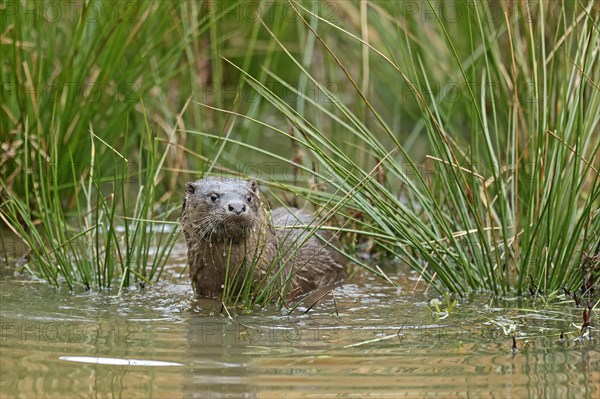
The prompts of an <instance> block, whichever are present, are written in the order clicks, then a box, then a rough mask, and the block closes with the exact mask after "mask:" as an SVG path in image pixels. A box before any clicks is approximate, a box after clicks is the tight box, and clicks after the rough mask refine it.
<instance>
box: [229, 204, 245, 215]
mask: <svg viewBox="0 0 600 399" xmlns="http://www.w3.org/2000/svg"><path fill="white" fill-rule="evenodd" d="M229 212H233V213H235V214H236V215H239V214H240V213H243V212H246V205H245V204H242V203H240V202H233V203H231V204H229Z"/></svg>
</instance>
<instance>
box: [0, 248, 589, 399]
mask: <svg viewBox="0 0 600 399" xmlns="http://www.w3.org/2000/svg"><path fill="white" fill-rule="evenodd" d="M184 259H185V249H184V248H181V247H179V248H177V250H176V251H175V253H174V255H173V261H174V263H175V265H174V266H173V267H171V268H169V270H167V275H166V278H165V279H164V280H163V281H164V282H163V283H161V284H160V285H158V286H156V287H152V288H150V289H146V290H143V291H129V292H127V293H125V294H123V295H121V296H116V295H111V294H108V293H76V294H72V293H69V292H67V291H64V290H56V289H54V288H51V287H49V286H47V285H46V284H45V283H37V282H31V281H19V280H18V279H17V280H15V279H14V278H13V277H10V276H6V274H5V275H4V276H3V277H2V281H1V282H0V306H1V313H0V323H1V326H0V334H1V335H0V396H1V397H2V398H31V397H52V398H71V397H126V398H177V397H195V398H212V397H218V398H221V397H235V398H237V397H244V398H245V397H248V398H254V397H257V398H328V397H332V398H333V397H335V398H337V397H349V398H367V397H374V398H379V397H386V398H397V397H476V398H479V397H495V398H525V397H536V398H537V397H546V398H557V397H567V398H598V397H600V351H599V347H598V342H599V340H600V336H599V334H598V330H597V329H596V330H592V332H591V334H590V336H591V339H584V340H582V341H579V340H576V337H577V334H578V326H580V325H581V313H582V311H581V309H575V308H574V305H573V304H572V302H571V303H569V302H565V303H562V304H561V303H558V304H556V303H555V304H553V305H552V306H549V305H548V306H544V304H543V303H541V302H540V301H539V300H538V301H537V302H535V303H534V302H533V301H531V300H524V301H522V302H517V301H515V302H509V303H506V302H504V303H502V304H499V303H494V302H490V301H489V299H487V298H485V297H483V298H473V299H471V300H469V301H468V302H465V303H461V304H459V305H458V307H457V308H456V309H455V310H454V312H453V313H452V314H450V316H449V317H447V318H440V317H435V316H433V315H432V313H431V311H430V310H429V307H430V306H429V307H428V305H429V302H428V298H427V297H426V296H425V295H424V294H423V293H420V294H412V292H411V291H412V287H413V285H414V280H416V276H413V275H412V274H410V273H408V272H406V273H401V274H399V275H397V276H395V278H396V279H397V280H398V281H400V282H401V284H402V286H403V287H404V288H403V290H401V291H398V290H396V289H394V288H391V287H389V286H388V285H386V284H385V283H383V282H379V281H377V280H374V279H371V278H369V277H365V276H363V277H360V278H355V279H353V280H351V281H350V282H348V283H347V284H345V285H344V286H343V287H341V288H338V289H336V291H335V303H334V300H333V299H332V298H331V296H330V297H328V298H325V299H324V300H323V301H322V302H320V303H319V304H318V305H317V306H316V307H315V308H313V309H312V310H310V311H309V312H308V313H307V314H305V313H304V310H306V308H299V309H296V310H295V311H294V312H292V314H290V315H287V314H286V312H282V311H277V310H269V311H262V312H255V313H253V314H246V315H243V314H239V315H235V314H234V317H233V320H231V319H229V318H228V317H226V316H222V315H221V314H220V313H219V310H220V304H219V303H215V302H210V301H197V302H194V301H192V295H191V288H190V286H189V285H188V283H187V281H186V279H185V277H183V278H180V277H179V273H180V272H181V264H182V263H184ZM441 306H442V308H445V307H446V305H445V304H444V303H443V304H442V305H441ZM336 309H337V312H338V315H336ZM525 309H529V310H525ZM233 311H234V310H233V309H230V312H232V313H233ZM594 317H596V315H594ZM561 331H564V332H565V335H566V341H565V342H562V343H561V342H559V341H558V337H559V335H560V332H561ZM513 334H514V335H515V336H516V337H517V341H518V342H517V344H518V348H519V350H518V351H517V352H516V353H513V352H512V350H511V339H510V335H513Z"/></svg>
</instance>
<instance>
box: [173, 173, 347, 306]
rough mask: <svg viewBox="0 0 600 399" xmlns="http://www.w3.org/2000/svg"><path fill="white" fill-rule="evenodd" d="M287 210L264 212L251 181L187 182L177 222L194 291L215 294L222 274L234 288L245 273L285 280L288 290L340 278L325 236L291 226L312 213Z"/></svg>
mask: <svg viewBox="0 0 600 399" xmlns="http://www.w3.org/2000/svg"><path fill="white" fill-rule="evenodd" d="M290 211H291V212H290ZM290 211H288V210H287V209H285V208H277V209H275V210H273V212H272V217H271V216H269V214H268V213H267V212H266V211H265V209H264V207H263V205H262V202H261V200H260V197H259V190H258V187H257V184H256V182H255V181H246V180H240V179H232V178H218V177H208V178H204V179H201V180H198V181H195V182H192V183H187V184H186V187H185V197H184V200H183V210H182V212H181V228H182V230H183V233H184V235H185V240H186V242H187V247H188V265H189V269H190V278H191V280H192V285H193V287H194V290H195V292H196V295H199V296H202V297H208V298H218V297H220V296H221V294H222V292H223V288H224V285H225V280H226V278H227V279H228V281H230V282H231V283H232V284H233V286H234V287H235V289H237V290H239V289H240V288H241V285H242V282H243V281H244V278H245V277H246V274H251V277H252V286H253V288H260V287H264V286H266V285H267V284H269V283H270V282H271V281H272V280H273V279H276V282H275V284H276V285H275V286H276V287H277V288H280V287H282V286H285V284H288V285H287V292H288V293H289V294H290V295H291V296H295V295H298V294H302V293H305V292H309V291H312V290H314V289H317V288H319V287H323V286H326V285H330V284H333V283H336V282H338V281H341V280H342V278H343V276H344V259H343V257H342V256H340V255H339V254H338V253H337V251H335V250H334V249H331V248H328V247H327V244H326V242H327V241H328V240H329V239H330V238H331V237H330V236H328V235H327V234H324V233H319V235H320V237H317V236H316V235H314V234H313V235H311V234H310V232H309V231H307V230H306V228H305V227H296V228H293V226H296V225H308V224H310V223H311V222H312V220H313V218H312V217H311V215H309V214H308V213H306V212H304V211H301V210H299V209H295V208H290ZM275 226H277V228H276V227H275ZM248 268H252V269H248ZM250 270H252V272H251V273H247V272H248V271H250ZM232 276H236V279H235V280H234V281H232V280H231V279H232Z"/></svg>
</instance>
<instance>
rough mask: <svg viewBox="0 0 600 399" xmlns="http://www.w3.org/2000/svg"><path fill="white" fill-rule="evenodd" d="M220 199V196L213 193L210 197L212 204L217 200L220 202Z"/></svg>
mask: <svg viewBox="0 0 600 399" xmlns="http://www.w3.org/2000/svg"><path fill="white" fill-rule="evenodd" d="M218 199H219V194H215V193H212V194H211V195H210V200H211V201H212V202H215V201H216V200H218Z"/></svg>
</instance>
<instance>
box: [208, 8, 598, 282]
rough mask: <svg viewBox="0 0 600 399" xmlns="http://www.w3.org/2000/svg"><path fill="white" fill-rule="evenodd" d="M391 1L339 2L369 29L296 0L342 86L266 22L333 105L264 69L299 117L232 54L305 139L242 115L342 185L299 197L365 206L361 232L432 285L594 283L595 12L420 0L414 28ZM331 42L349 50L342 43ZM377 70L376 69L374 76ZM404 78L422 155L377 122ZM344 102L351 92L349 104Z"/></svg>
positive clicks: (340, 206) (345, 207)
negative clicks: (453, 14) (330, 85)
mask: <svg viewBox="0 0 600 399" xmlns="http://www.w3.org/2000/svg"><path fill="white" fill-rule="evenodd" d="M398 4H399V3H395V2H386V3H373V4H371V3H369V6H368V7H367V8H369V7H370V9H368V10H365V9H364V8H359V7H358V6H357V5H356V4H349V3H344V6H343V7H345V9H344V12H346V13H347V14H348V15H350V16H353V15H355V18H354V20H360V21H361V23H360V26H361V27H364V24H365V23H367V22H366V21H374V22H373V23H369V24H368V28H367V30H368V31H369V35H368V36H367V35H365V34H364V31H363V32H362V35H361V33H358V32H356V33H352V27H353V26H346V25H344V24H343V23H342V21H340V20H338V21H336V22H331V21H329V20H327V19H326V18H324V17H322V16H320V15H319V14H318V13H315V12H313V11H312V10H311V9H310V8H309V7H307V6H304V5H303V4H302V3H300V2H295V1H292V2H290V3H289V6H290V7H291V9H293V11H294V12H295V13H296V15H297V16H298V21H299V24H301V25H304V26H303V29H304V30H305V31H306V32H307V33H308V35H312V36H313V37H314V38H316V43H317V44H318V47H319V48H320V49H321V52H322V54H323V55H322V56H323V57H325V58H328V59H329V60H330V62H331V64H332V65H333V67H335V68H336V69H337V71H338V72H339V73H341V74H342V75H343V77H344V79H345V80H346V84H347V87H349V88H350V89H351V90H349V91H342V92H340V93H334V92H332V91H330V90H327V88H326V87H327V82H324V81H322V80H320V79H319V72H318V68H315V67H314V66H310V67H307V66H306V65H305V63H304V59H303V57H302V54H297V52H295V51H294V50H292V49H291V48H290V46H289V45H287V44H286V43H284V42H283V41H282V40H280V39H279V37H278V36H279V35H277V34H275V33H274V32H272V31H271V29H270V27H269V25H268V24H267V23H263V28H264V29H265V30H266V31H267V32H269V33H270V34H271V36H272V39H273V40H274V41H275V42H277V44H278V46H279V47H280V50H281V51H282V52H284V53H285V55H286V56H287V57H288V60H289V62H290V64H291V65H293V66H294V68H295V69H297V70H298V71H299V73H300V74H301V75H302V76H303V77H304V80H303V81H305V82H306V81H310V82H312V83H313V87H318V88H319V89H320V93H321V94H322V95H323V97H324V98H325V99H327V100H328V101H315V99H314V96H313V95H312V94H311V93H308V92H307V91H306V90H304V88H303V87H302V85H301V84H298V85H296V84H294V83H293V82H288V81H287V80H286V79H285V78H284V77H281V76H280V75H279V74H278V71H271V70H269V71H267V73H268V76H269V78H270V79H272V80H273V81H276V82H278V83H279V84H280V85H281V86H283V87H285V88H286V89H287V90H288V91H289V92H292V93H294V95H296V96H298V98H300V99H301V104H302V112H300V111H299V109H298V108H299V106H298V103H296V104H294V103H290V102H289V101H286V100H285V98H284V96H282V95H280V94H279V93H277V92H275V91H274V90H272V89H271V87H270V86H269V85H268V84H266V83H265V81H264V80H263V79H261V78H260V77H255V76H254V75H252V74H251V73H248V72H247V71H246V70H244V68H240V67H239V66H237V65H235V63H232V65H234V66H235V67H236V68H238V70H239V72H240V73H242V74H243V75H244V76H245V77H246V79H247V82H248V84H249V85H251V86H252V87H253V88H254V89H255V90H256V91H257V92H258V93H259V94H260V95H261V96H262V97H263V98H264V99H267V100H268V101H269V102H270V103H271V104H272V105H273V107H275V108H276V109H277V110H278V111H279V112H280V113H281V114H282V115H283V116H284V117H285V119H286V120H287V121H289V124H291V125H292V126H293V127H294V129H295V130H296V132H298V133H297V134H296V135H293V136H292V135H290V134H289V133H287V132H286V131H285V129H282V128H281V127H280V126H278V125H273V124H267V123H264V122H258V120H256V118H248V119H250V120H253V121H255V122H258V127H260V128H269V129H271V130H272V132H275V133H276V134H277V135H280V136H282V137H285V138H286V139H289V140H294V141H297V142H298V143H300V144H301V145H302V147H303V148H305V149H307V150H308V151H309V152H310V155H311V157H312V159H313V160H314V161H315V162H316V163H317V164H318V165H319V166H320V168H321V169H320V170H321V174H319V175H318V176H316V177H318V178H320V179H323V181H324V182H325V183H327V184H328V185H329V186H330V187H336V188H337V187H339V188H340V191H339V192H338V194H337V195H335V196H333V197H332V196H331V195H328V194H325V193H314V192H310V193H309V192H308V191H305V192H304V195H305V196H306V198H307V199H308V200H310V201H312V202H315V203H316V204H317V205H319V206H322V205H323V204H324V203H325V202H326V203H328V204H333V205H331V208H330V211H331V212H332V213H337V214H344V215H345V216H346V217H347V218H348V219H350V220H352V215H353V214H355V212H354V211H360V212H361V213H362V214H364V215H366V222H365V221H363V220H354V222H355V223H356V224H357V225H358V226H360V227H359V230H360V231H361V232H362V233H364V234H368V235H370V236H371V237H373V238H374V239H375V240H376V241H377V243H378V244H379V245H380V246H381V247H382V248H383V249H385V251H386V252H388V253H391V254H394V255H395V256H397V257H399V258H401V259H403V260H405V261H406V262H408V263H409V264H410V265H411V266H412V267H413V268H415V269H416V270H418V271H419V272H420V273H421V275H422V276H423V277H424V278H425V279H426V280H427V281H428V282H430V283H434V284H436V286H443V287H445V288H446V289H449V290H450V291H453V292H457V293H466V292H469V291H471V290H476V289H486V290H490V291H492V292H494V293H497V294H507V293H512V292H516V293H517V294H522V293H523V292H527V291H535V292H544V293H550V292H556V291H557V290H559V289H561V288H563V287H566V288H568V289H571V290H572V289H575V288H578V287H580V286H582V285H585V284H584V283H585V282H584V278H587V276H589V275H590V274H591V275H595V276H596V279H595V281H598V276H599V274H598V273H599V271H600V266H599V265H598V264H597V257H596V263H594V264H593V265H592V264H591V262H589V263H588V262H587V261H586V260H587V259H589V258H590V256H591V255H593V254H594V253H597V251H598V248H599V245H600V214H599V212H600V211H599V208H600V181H599V177H598V169H599V168H598V165H599V160H598V154H599V149H600V134H599V133H598V131H599V130H598V121H599V119H600V93H599V86H598V80H599V78H600V76H599V73H598V70H599V69H598V68H599V65H598V46H599V44H600V36H599V32H598V27H597V25H596V22H597V17H598V9H597V7H594V3H593V2H589V3H587V4H580V3H576V2H563V3H561V4H556V3H544V2H530V3H526V4H525V6H527V7H529V8H527V9H523V8H522V6H523V5H522V4H521V6H519V4H516V3H515V4H514V5H512V6H511V5H510V4H509V5H508V6H506V7H503V8H502V13H500V14H497V15H492V14H491V8H490V7H489V4H488V3H475V4H474V3H469V2H456V4H457V6H458V7H461V8H460V9H461V10H463V11H464V12H463V14H462V20H461V21H448V20H447V19H444V18H443V16H442V15H441V13H440V9H439V4H438V3H433V2H424V3H419V4H420V5H421V6H422V7H425V10H426V15H428V16H429V17H430V18H431V19H430V20H429V21H428V23H426V24H423V25H422V26H419V21H418V20H416V19H415V14H402V12H403V11H406V9H403V8H402V7H399V6H398ZM509 6H510V7H509ZM416 15H421V16H422V15H424V14H416ZM347 20H353V19H352V18H347V19H344V20H343V22H346V21H347ZM399 21H402V22H399ZM332 37H333V38H335V39H336V40H337V41H338V42H342V40H343V43H345V44H346V45H347V47H348V48H350V49H353V50H354V52H352V51H345V52H341V51H339V50H338V49H337V48H336V47H335V45H333V44H331V43H333V42H335V40H332V39H331V38H332ZM367 37H375V38H376V39H371V40H369V39H367ZM425 38H426V39H427V41H426V42H425V41H424V39H425ZM328 39H329V40H328ZM432 48H433V49H435V52H434V53H432V52H431V51H429V50H430V49H432ZM361 50H364V51H362V52H361ZM360 60H362V63H361V62H359V61H360ZM357 65H360V66H361V67H357ZM369 68H372V69H369ZM375 68H379V69H380V70H383V71H384V72H380V74H379V75H377V76H376V78H369V77H368V76H369V71H370V70H374V69H375ZM368 69H369V70H368ZM369 79H371V80H369ZM376 79H377V80H376ZM379 79H381V80H380V81H378V80H379ZM361 80H362V81H361ZM299 82H302V80H299ZM440 82H441V86H442V87H446V86H448V85H452V86H457V85H459V86H460V87H462V88H463V89H462V90H461V91H460V92H459V94H460V95H461V96H462V97H461V98H460V100H459V101H447V100H445V99H443V98H441V97H443V96H442V94H443V93H440V92H436V90H435V89H434V87H435V86H439V84H440ZM384 85H385V86H384ZM372 86H375V89H374V88H372ZM397 86H399V87H401V88H405V89H408V90H409V91H410V94H411V101H412V103H411V104H410V106H412V107H416V108H417V109H418V112H419V113H420V117H421V123H420V124H418V125H417V127H416V128H415V132H422V133H423V134H424V135H426V137H427V140H428V143H429V148H430V150H429V151H428V152H429V153H428V154H427V156H426V161H425V163H421V162H418V161H417V160H415V159H414V158H413V157H412V156H411V154H410V152H411V151H410V150H409V149H408V147H407V146H405V145H403V143H402V142H401V141H400V139H399V137H398V136H399V135H398V133H397V130H398V128H397V127H396V128H393V127H392V126H391V125H390V124H389V122H388V120H386V118H385V117H383V116H382V115H384V112H385V106H383V105H379V107H378V106H377V105H376V101H377V100H378V99H379V97H385V96H386V95H389V96H392V97H393V96H400V93H399V92H396V90H398V88H397ZM376 89H378V90H381V92H382V93H378V92H377V91H376ZM348 96H354V97H355V98H356V99H357V102H356V103H355V102H351V103H350V105H349V106H348V105H346V104H347V103H348V101H347V100H346V98H347V97H348ZM373 97H375V100H372V98H373ZM399 102H400V101H399V100H398V99H397V100H396V101H395V102H393V105H394V106H399V104H398V103H399ZM381 108H383V109H381ZM357 110H358V111H357ZM222 111H223V112H225V113H228V111H227V110H222ZM324 126H326V128H324ZM342 135H343V140H340V139H339V137H340V136H342ZM219 139H220V140H228V139H227V138H219ZM232 143H233V142H232ZM235 144H238V145H242V146H243V147H246V148H250V146H248V145H246V144H245V143H240V142H236V143H235ZM353 149H354V154H352V152H353ZM278 159H280V158H278ZM305 171H307V172H308V173H309V174H315V173H314V172H312V171H311V170H310V169H309V168H305ZM315 175H316V174H315ZM294 190H295V191H296V192H300V193H301V192H302V191H301V190H299V189H298V188H295V189H294ZM349 210H350V211H351V212H348V211H349ZM586 265H587V266H586ZM438 284H439V285H438Z"/></svg>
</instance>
